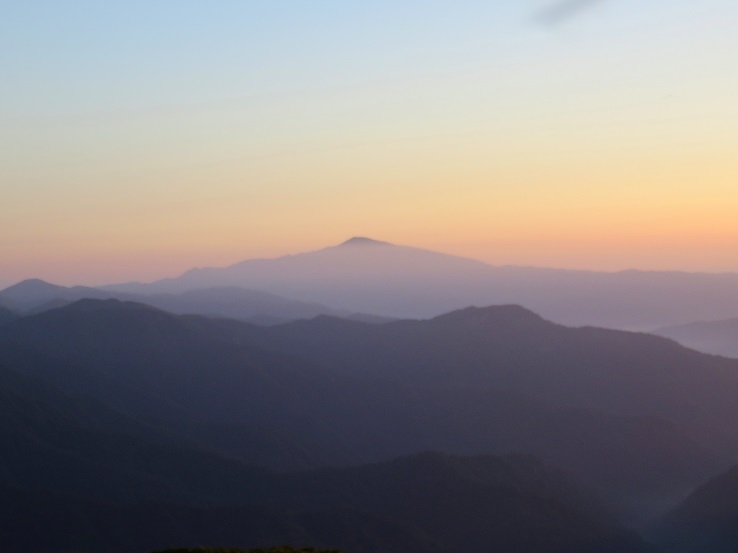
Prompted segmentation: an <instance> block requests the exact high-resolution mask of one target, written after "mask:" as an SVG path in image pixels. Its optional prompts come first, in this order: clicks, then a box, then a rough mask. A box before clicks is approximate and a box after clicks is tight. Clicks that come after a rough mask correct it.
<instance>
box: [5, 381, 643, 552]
mask: <svg viewBox="0 0 738 553" xmlns="http://www.w3.org/2000/svg"><path fill="white" fill-rule="evenodd" d="M0 399H2V402H1V404H2V410H0V437H1V438H2V443H3V444H4V448H3V455H2V457H0V478H1V480H0V492H1V493H0V515H2V518H3V521H4V523H3V524H2V525H0V547H2V549H3V550H7V551H14V552H18V553H25V552H29V553H40V552H41V551H46V552H49V551H65V550H69V549H71V548H85V549H87V550H89V551H91V552H97V551H101V552H102V551H121V552H123V551H132V550H145V549H149V548H158V547H165V546H167V545H172V544H181V545H197V544H202V543H208V544H212V545H225V544H228V545H234V546H244V547H246V546H257V545H273V544H275V543H285V542H293V543H298V544H305V545H310V546H319V547H327V546H339V547H344V548H347V549H350V550H352V551H359V552H365V553H379V552H381V551H388V550H389V551H398V552H408V553H415V552H417V553H420V552H433V551H438V552H440V551H453V550H460V549H464V550H467V551H470V552H471V553H474V552H480V553H481V552H482V551H486V550H488V549H489V547H490V546H503V547H504V549H505V550H507V551H510V552H513V553H514V552H521V553H522V552H539V553H545V552H548V551H552V552H553V551H561V550H576V551H582V552H589V551H591V552H593V553H594V552H600V553H605V552H609V551H612V552H613V553H615V552H622V553H630V552H633V553H637V552H638V553H640V552H645V551H648V548H647V547H646V545H645V544H644V543H643V542H642V541H641V540H640V539H639V538H637V536H635V535H633V534H630V533H628V532H626V531H624V530H623V529H622V528H621V527H619V526H618V525H617V524H616V523H614V522H613V521H612V520H611V519H610V518H609V517H608V516H607V515H606V514H604V511H602V510H601V508H600V507H598V506H597V504H596V503H592V502H591V500H589V499H588V498H587V497H586V496H583V495H582V494H581V493H580V492H579V491H578V490H577V489H576V488H575V487H574V486H572V485H571V484H570V483H569V482H568V481H567V480H566V479H564V478H562V477H561V476H559V475H558V474H557V473H555V472H554V471H551V470H550V469H548V468H547V467H545V466H543V465H542V464H541V463H539V462H538V461H536V460H534V459H531V458H520V457H508V458H501V457H476V458H469V459H466V458H458V457H449V456H445V455H439V454H424V455H418V456H414V457H409V458H405V459H398V460H395V461H392V462H387V463H382V464H378V465H373V466H367V467H357V468H347V469H330V470H321V471H313V472H307V473H295V474H286V475H276V474H272V473H268V472H266V471H262V470H258V469H253V468H251V467H248V466H246V465H244V464H243V463H239V462H236V461H233V460H229V459H224V458H222V457H219V456H217V455H213V454H212V453H209V452H205V451H200V450H198V449H196V448H193V447H191V446H189V444H187V443H183V442H180V441H179V440H178V439H177V438H174V437H171V436H168V435H165V434H161V433H160V432H159V431H157V430H154V429H150V428H142V427H140V426H139V425H137V424H135V423H133V422H131V421H129V420H128V419H126V418H125V417H122V416H120V415H119V414H117V413H114V412H111V411H109V410H106V409H105V408H103V407H101V406H99V405H96V404H94V403H91V402H87V401H85V400H80V398H70V397H68V396H66V395H64V394H62V393H60V392H59V391H58V390H56V389H54V388H53V387H49V386H46V385H44V384H42V383H39V382H37V381H35V380H33V379H29V378H27V377H24V376H22V375H18V374H16V373H13V372H12V371H8V370H0ZM38 528H42V529H43V531H42V532H39V531H37V530H38ZM33 529H36V531H34V530H33Z"/></svg>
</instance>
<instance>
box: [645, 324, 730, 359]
mask: <svg viewBox="0 0 738 553" xmlns="http://www.w3.org/2000/svg"><path fill="white" fill-rule="evenodd" d="M653 333H654V334H656V335H658V336H665V337H666V338H671V339H672V340H676V341H677V342H679V343H680V344H682V345H684V346H686V347H688V348H692V349H696V350H698V351H703V352H705V353H712V354H714V355H724V356H725V357H738V319H727V320H724V321H712V322H700V323H690V324H686V325H678V326H670V327H665V328H659V329H658V330H654V331H653Z"/></svg>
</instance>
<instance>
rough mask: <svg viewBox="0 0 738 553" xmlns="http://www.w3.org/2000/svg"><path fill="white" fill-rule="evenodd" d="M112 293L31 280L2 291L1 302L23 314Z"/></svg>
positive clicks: (98, 297) (103, 296)
mask: <svg viewBox="0 0 738 553" xmlns="http://www.w3.org/2000/svg"><path fill="white" fill-rule="evenodd" d="M110 296H111V294H110V292H106V291H103V290H98V289H96V288H90V287H88V286H73V287H71V288H68V287H65V286H57V285H56V284H50V283H48V282H45V281H43V280H39V279H30V280H24V281H22V282H19V283H18V284H14V285H13V286H10V287H8V288H5V289H4V290H2V291H0V301H2V302H5V303H7V304H9V305H12V306H14V307H15V308H16V309H17V310H19V311H21V312H23V311H28V310H33V309H36V308H38V307H40V306H42V305H44V304H47V303H48V304H51V305H50V307H58V306H59V304H58V303H57V302H59V301H65V302H71V301H76V300H79V299H82V298H95V299H105V298H109V297H110Z"/></svg>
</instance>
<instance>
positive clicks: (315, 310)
mask: <svg viewBox="0 0 738 553" xmlns="http://www.w3.org/2000/svg"><path fill="white" fill-rule="evenodd" d="M81 299H119V300H122V301H136V302H139V303H143V304H146V305H151V306H153V307H157V308H159V309H162V310H164V311H169V312H170V313H176V314H198V315H206V316H212V317H228V318H233V319H238V320H243V321H249V322H254V323H255V324H263V325H272V324H279V323H284V322H289V321H293V320H296V319H309V318H312V317H317V316H318V315H332V316H336V317H347V318H352V319H357V320H364V321H367V322H377V323H381V322H385V321H386V320H387V319H382V318H380V317H376V316H373V315H365V314H362V313H353V312H350V311H342V310H339V309H332V308H330V307H327V306H325V305H322V304H318V303H310V302H303V301H297V300H290V299H287V298H283V297H281V296H277V295H275V294H270V293H267V292H259V291H257V290H249V289H245V288H239V287H219V288H206V289H201V290H190V291H187V292H182V293H178V294H153V295H144V294H131V293H124V292H117V291H114V290H110V289H98V288H91V287H87V286H74V287H65V286H58V285H56V284H50V283H48V282H44V281H42V280H38V279H33V280H25V281H23V282H19V283H18V284H15V285H13V286H11V287H9V288H6V289H5V290H2V291H0V302H4V303H6V304H8V305H12V306H15V308H16V309H17V310H18V311H22V312H23V313H25V314H37V313H42V312H44V311H49V310H51V309H56V308H59V307H64V306H65V305H69V304H70V303H73V302H75V301H78V300H81ZM0 309H2V303H0ZM2 317H3V316H2V314H0V322H1V321H2Z"/></svg>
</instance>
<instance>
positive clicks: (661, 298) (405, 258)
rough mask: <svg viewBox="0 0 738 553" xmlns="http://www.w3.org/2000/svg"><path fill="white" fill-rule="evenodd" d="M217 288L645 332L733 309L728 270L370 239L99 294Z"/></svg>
mask: <svg viewBox="0 0 738 553" xmlns="http://www.w3.org/2000/svg"><path fill="white" fill-rule="evenodd" d="M223 286H238V287H245V288H251V289H256V290H262V291H265V292H269V293H273V294H278V295H283V296H286V297H290V298H294V299H298V300H301V301H306V302H317V303H321V304H325V305H328V306H330V307H331V308H334V309H340V310H345V311H352V312H362V313H371V314H375V315H380V316H385V317H391V318H427V317H433V316H437V315H440V314H442V313H445V312H448V311H452V310H455V309H459V308H463V307H467V306H470V305H476V306H484V305H494V304H508V303H514V304H520V305H523V306H525V307H527V308H529V309H532V310H534V311H536V312H537V313H540V314H541V315H543V316H545V317H546V318H548V319H551V320H554V321H556V322H559V323H563V324H570V325H596V326H605V327H611V328H623V329H639V330H646V329H651V328H656V327H660V326H667V325H674V324H682V323H685V322H688V321H692V320H694V319H695V318H704V319H717V318H721V317H731V316H735V314H736V313H738V275H736V274H699V273H679V272H643V271H623V272H617V273H597V272H591V271H570V270H557V269H542V268H530V267H512V266H493V265H489V264H486V263H482V262H480V261H475V260H472V259H467V258H463V257H457V256H452V255H446V254H442V253H438V252H433V251H429V250H424V249H420V248H413V247H407V246H398V245H394V244H389V243H387V242H379V241H375V240H371V239H368V238H352V239H350V240H348V241H346V242H344V243H342V244H339V245H338V246H334V247H328V248H323V249H320V250H317V251H313V252H307V253H301V254H297V255H288V256H284V257H279V258H276V259H253V260H247V261H243V262H240V263H236V264H234V265H231V266H229V267H224V268H200V269H192V270H190V271H187V272H186V273H184V274H183V275H181V276H179V277H177V278H170V279H165V280H161V281H158V282H154V283H151V284H141V283H129V284H124V285H115V286H110V287H106V289H108V290H116V291H122V292H127V293H135V294H140V293H145V294H155V293H175V292H182V291H186V290H194V289H202V288H210V287H223Z"/></svg>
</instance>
